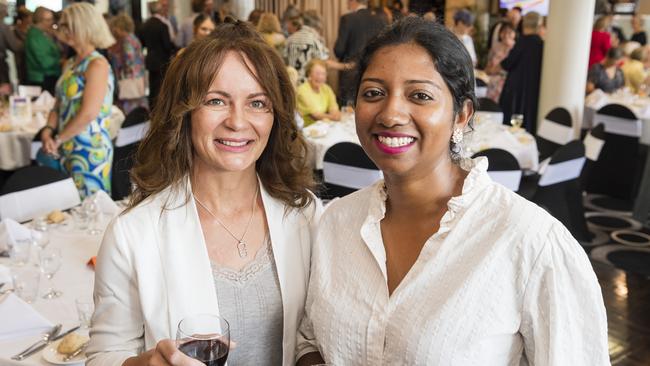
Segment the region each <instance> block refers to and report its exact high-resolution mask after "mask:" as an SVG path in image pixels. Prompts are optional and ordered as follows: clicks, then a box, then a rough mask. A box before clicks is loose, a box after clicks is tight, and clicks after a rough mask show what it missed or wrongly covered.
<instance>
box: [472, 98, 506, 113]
mask: <svg viewBox="0 0 650 366" xmlns="http://www.w3.org/2000/svg"><path fill="white" fill-rule="evenodd" d="M476 110H477V111H482V112H503V111H502V110H501V107H500V106H499V104H497V103H496V102H495V101H493V100H492V99H490V98H478V108H477V109H476Z"/></svg>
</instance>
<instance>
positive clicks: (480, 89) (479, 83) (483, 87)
mask: <svg viewBox="0 0 650 366" xmlns="http://www.w3.org/2000/svg"><path fill="white" fill-rule="evenodd" d="M474 93H475V94H476V97H477V98H485V97H486V96H487V83H486V82H485V80H483V79H480V78H476V86H475V89H474Z"/></svg>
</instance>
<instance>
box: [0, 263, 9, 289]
mask: <svg viewBox="0 0 650 366" xmlns="http://www.w3.org/2000/svg"><path fill="white" fill-rule="evenodd" d="M0 283H4V284H5V286H6V284H7V283H11V270H10V269H9V267H7V266H3V265H2V264H0ZM6 289H7V288H6V287H3V288H2V289H0V290H6Z"/></svg>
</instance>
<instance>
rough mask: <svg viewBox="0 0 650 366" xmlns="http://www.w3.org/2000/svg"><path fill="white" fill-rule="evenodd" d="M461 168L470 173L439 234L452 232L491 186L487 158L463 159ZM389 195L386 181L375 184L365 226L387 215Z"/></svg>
mask: <svg viewBox="0 0 650 366" xmlns="http://www.w3.org/2000/svg"><path fill="white" fill-rule="evenodd" d="M460 167H461V168H462V169H463V170H465V171H468V172H469V174H467V177H465V181H464V182H463V188H462V190H461V194H460V195H459V196H454V197H452V198H451V199H450V200H449V201H448V202H447V212H445V214H444V215H443V217H442V219H441V220H440V229H439V230H438V234H443V233H446V232H448V231H449V230H450V228H451V227H450V226H451V223H452V222H453V220H454V219H455V218H456V217H457V216H458V214H459V213H461V212H462V211H463V209H464V208H465V207H467V205H469V204H470V203H471V202H472V201H473V200H474V197H475V196H476V194H478V193H479V192H480V191H481V190H482V189H481V188H482V187H485V185H486V184H489V182H490V178H489V176H488V174H487V167H488V160H487V158H486V157H477V158H474V159H469V158H468V159H463V160H461V162H460ZM387 198H388V195H387V193H386V188H385V185H384V180H380V181H378V182H377V183H375V185H374V187H373V192H372V197H371V199H370V204H369V207H368V216H367V218H366V221H365V222H364V224H363V226H364V227H365V226H366V225H378V224H379V222H380V221H381V220H383V218H384V216H385V215H386V200H387Z"/></svg>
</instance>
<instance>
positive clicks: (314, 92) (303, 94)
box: [297, 59, 341, 127]
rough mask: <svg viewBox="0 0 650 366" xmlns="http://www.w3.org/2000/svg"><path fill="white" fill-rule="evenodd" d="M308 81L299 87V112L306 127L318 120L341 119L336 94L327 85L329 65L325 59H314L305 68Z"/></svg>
mask: <svg viewBox="0 0 650 366" xmlns="http://www.w3.org/2000/svg"><path fill="white" fill-rule="evenodd" d="M305 73H306V74H307V81H305V82H304V83H303V84H302V85H300V86H299V87H298V91H297V95H298V112H300V114H301V115H302V118H303V119H304V120H305V127H306V126H309V125H310V124H312V123H314V122H315V121H317V120H321V119H328V120H331V121H338V120H340V119H341V112H340V111H339V105H338V104H337V103H336V95H334V91H332V88H331V87H330V86H329V85H327V66H326V64H325V61H323V60H319V59H312V60H311V61H309V63H307V67H306V69H305Z"/></svg>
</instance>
